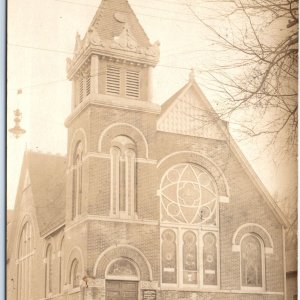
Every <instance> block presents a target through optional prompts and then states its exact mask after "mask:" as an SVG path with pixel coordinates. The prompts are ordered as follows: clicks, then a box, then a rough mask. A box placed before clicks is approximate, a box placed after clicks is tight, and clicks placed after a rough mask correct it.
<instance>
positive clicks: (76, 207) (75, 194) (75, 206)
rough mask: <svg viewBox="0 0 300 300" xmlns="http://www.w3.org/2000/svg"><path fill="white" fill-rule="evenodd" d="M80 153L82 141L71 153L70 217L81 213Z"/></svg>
mask: <svg viewBox="0 0 300 300" xmlns="http://www.w3.org/2000/svg"><path fill="white" fill-rule="evenodd" d="M82 153H83V148H82V143H81V142H78V143H77V145H76V147H75V150H74V153H73V169H72V172H73V189H72V219H74V218H75V217H76V216H77V215H79V214H80V213H81V199H82Z"/></svg>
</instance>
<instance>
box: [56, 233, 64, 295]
mask: <svg viewBox="0 0 300 300" xmlns="http://www.w3.org/2000/svg"><path fill="white" fill-rule="evenodd" d="M64 241H65V238H64V237H63V238H62V240H61V243H60V251H59V275H58V286H59V293H61V292H62V290H63V284H64V282H63V278H64V277H63V275H64V274H63V270H64V267H63V266H64Z"/></svg>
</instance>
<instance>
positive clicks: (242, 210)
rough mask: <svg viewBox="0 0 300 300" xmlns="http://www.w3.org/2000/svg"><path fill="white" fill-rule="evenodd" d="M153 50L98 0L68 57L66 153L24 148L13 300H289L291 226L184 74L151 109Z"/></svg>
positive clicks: (11, 244) (10, 274)
mask: <svg viewBox="0 0 300 300" xmlns="http://www.w3.org/2000/svg"><path fill="white" fill-rule="evenodd" d="M159 55H160V52H159V43H158V42H155V43H153V44H151V43H150V42H149V39H148V37H147V35H146V33H145V32H144V30H143V28H142V27H141V25H140V24H139V21H138V19H137V17H136V15H135V14H134V12H133V10H132V9H131V7H130V5H129V3H128V1H127V0H102V2H101V5H100V7H99V9H98V11H97V12H96V15H95V17H94V18H93V20H92V22H91V24H90V26H89V28H88V30H87V32H86V34H85V36H84V37H83V38H81V37H80V36H79V35H77V36H76V41H75V50H74V56H73V57H72V58H71V59H67V74H68V79H69V80H70V81H71V82H72V99H71V103H70V104H71V112H70V114H69V116H68V117H67V118H66V120H65V126H66V127H67V129H68V153H67V155H66V156H59V155H51V154H44V153H41V152H33V151H26V152H25V154H24V160H23V166H22V171H21V176H20V181H19V187H18V192H17V198H16V204H15V209H14V218H13V220H12V222H11V223H10V236H9V241H8V246H7V247H8V250H7V299H8V300H41V299H55V300H92V299H93V300H156V299H157V300H240V299H241V300H284V299H285V292H286V280H285V271H286V270H285V230H286V228H287V227H288V222H287V220H286V219H285V217H284V216H283V214H282V212H281V210H280V209H279V208H278V207H277V205H276V203H275V202H274V200H273V199H272V198H271V196H270V195H269V193H268V191H267V190H266V188H265V187H264V186H263V184H262V183H261V181H260V180H259V178H258V176H257V175H256V174H255V173H254V171H253V169H252V168H251V166H250V164H249V163H248V162H247V161H246V159H245V157H244V156H243V154H242V153H241V151H240V150H239V148H238V146H237V144H236V143H235V141H234V140H233V139H232V138H231V136H230V133H229V130H228V126H227V123H226V122H225V121H222V120H221V119H220V118H219V117H218V115H217V114H216V112H215V111H214V109H213V107H212V106H211V104H210V102H209V100H208V99H207V98H206V97H205V95H204V94H203V92H202V91H201V88H200V87H199V86H198V84H197V83H196V81H195V78H194V74H193V72H191V74H190V78H189V79H188V80H187V82H185V83H184V82H183V87H182V88H181V89H180V90H179V91H178V92H177V93H175V94H174V95H173V96H172V97H171V98H170V99H169V100H167V101H166V102H165V103H164V104H163V105H158V104H155V103H154V102H153V95H152V71H153V69H154V68H155V66H156V65H157V63H158V62H159Z"/></svg>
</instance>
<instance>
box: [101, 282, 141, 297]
mask: <svg viewBox="0 0 300 300" xmlns="http://www.w3.org/2000/svg"><path fill="white" fill-rule="evenodd" d="M106 300H138V282H136V281H120V280H106Z"/></svg>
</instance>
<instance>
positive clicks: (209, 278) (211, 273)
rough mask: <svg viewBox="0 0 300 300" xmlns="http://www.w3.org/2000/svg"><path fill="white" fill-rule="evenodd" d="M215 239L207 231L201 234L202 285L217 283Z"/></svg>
mask: <svg viewBox="0 0 300 300" xmlns="http://www.w3.org/2000/svg"><path fill="white" fill-rule="evenodd" d="M217 263H218V257H217V239H216V236H215V235H214V234H213V233H211V232H209V233H206V234H205V235H204V236H203V283H204V285H216V284H217V267H218V264H217Z"/></svg>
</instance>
